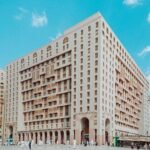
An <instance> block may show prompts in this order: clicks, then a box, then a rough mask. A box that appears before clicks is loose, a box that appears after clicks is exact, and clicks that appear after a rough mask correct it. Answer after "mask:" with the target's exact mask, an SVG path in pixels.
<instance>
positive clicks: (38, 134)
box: [37, 132, 40, 144]
mask: <svg viewBox="0 0 150 150" xmlns="http://www.w3.org/2000/svg"><path fill="white" fill-rule="evenodd" d="M39 140H40V132H37V144H39Z"/></svg>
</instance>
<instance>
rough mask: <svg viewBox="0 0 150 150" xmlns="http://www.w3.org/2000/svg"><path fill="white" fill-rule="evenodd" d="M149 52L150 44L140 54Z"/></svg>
mask: <svg viewBox="0 0 150 150" xmlns="http://www.w3.org/2000/svg"><path fill="white" fill-rule="evenodd" d="M147 53H150V46H147V47H145V48H144V49H143V50H142V51H141V52H140V53H139V54H138V55H139V56H143V55H145V54H147Z"/></svg>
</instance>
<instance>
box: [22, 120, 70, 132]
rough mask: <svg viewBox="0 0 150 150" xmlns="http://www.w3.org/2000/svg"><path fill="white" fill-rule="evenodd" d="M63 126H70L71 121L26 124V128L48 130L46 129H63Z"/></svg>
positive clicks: (27, 129)
mask: <svg viewBox="0 0 150 150" xmlns="http://www.w3.org/2000/svg"><path fill="white" fill-rule="evenodd" d="M61 128H70V123H69V122H66V123H51V124H41V125H30V126H26V127H25V130H26V131H30V130H46V129H61Z"/></svg>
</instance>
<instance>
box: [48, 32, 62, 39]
mask: <svg viewBox="0 0 150 150" xmlns="http://www.w3.org/2000/svg"><path fill="white" fill-rule="evenodd" d="M61 36H62V33H61V32H59V33H57V35H56V36H55V37H49V39H50V41H54V40H56V39H58V38H59V37H61Z"/></svg>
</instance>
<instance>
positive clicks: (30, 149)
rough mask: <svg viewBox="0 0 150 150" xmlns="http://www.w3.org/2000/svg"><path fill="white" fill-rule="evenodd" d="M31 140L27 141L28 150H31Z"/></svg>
mask: <svg viewBox="0 0 150 150" xmlns="http://www.w3.org/2000/svg"><path fill="white" fill-rule="evenodd" d="M31 144H32V140H30V141H29V150H31Z"/></svg>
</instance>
